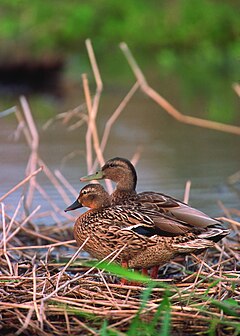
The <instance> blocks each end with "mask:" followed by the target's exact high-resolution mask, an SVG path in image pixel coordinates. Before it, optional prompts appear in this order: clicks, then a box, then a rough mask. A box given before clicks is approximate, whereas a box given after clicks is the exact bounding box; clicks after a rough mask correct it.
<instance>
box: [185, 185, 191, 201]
mask: <svg viewBox="0 0 240 336" xmlns="http://www.w3.org/2000/svg"><path fill="white" fill-rule="evenodd" d="M190 189H191V181H190V180H188V181H187V182H186V186H185V192H184V197H183V202H184V203H186V204H188V201H189V196H190Z"/></svg>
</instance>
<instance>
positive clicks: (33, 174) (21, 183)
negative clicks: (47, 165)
mask: <svg viewBox="0 0 240 336" xmlns="http://www.w3.org/2000/svg"><path fill="white" fill-rule="evenodd" d="M42 170H43V167H42V166H40V168H38V169H37V170H35V171H34V172H33V173H31V174H29V175H28V176H27V177H26V178H25V179H23V180H22V181H21V182H19V183H18V184H17V185H15V187H13V188H12V189H10V190H9V191H8V192H7V193H6V194H4V195H3V196H2V197H0V202H2V201H3V200H4V199H5V198H6V197H8V196H9V195H10V194H12V193H13V192H15V191H16V190H17V189H19V188H20V187H21V186H23V185H24V184H25V183H27V182H28V181H29V180H30V179H31V178H32V177H34V176H36V175H37V174H38V173H40V172H41V171H42Z"/></svg>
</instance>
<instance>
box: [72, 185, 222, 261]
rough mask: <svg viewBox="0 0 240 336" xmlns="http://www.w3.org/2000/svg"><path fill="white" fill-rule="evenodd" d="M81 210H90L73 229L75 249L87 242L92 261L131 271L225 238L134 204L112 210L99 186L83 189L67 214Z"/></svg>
mask: <svg viewBox="0 0 240 336" xmlns="http://www.w3.org/2000/svg"><path fill="white" fill-rule="evenodd" d="M82 206H87V207H91V209H90V210H88V211H87V212H85V213H84V214H82V215H81V216H80V217H79V218H78V219H77V220H76V223H75V225H74V237H75V239H76V241H77V243H78V245H79V246H80V245H82V244H83V243H84V242H85V240H86V238H88V241H87V242H86V244H85V245H84V250H85V251H87V252H88V253H90V254H91V255H92V256H93V257H95V258H97V259H99V260H101V259H103V258H105V257H107V256H108V255H110V254H111V258H114V256H116V259H115V261H117V262H119V263H122V262H123V261H124V262H127V263H128V266H129V267H131V268H150V267H152V266H155V265H160V264H164V263H165V262H168V261H169V260H170V259H172V258H173V257H175V256H176V255H178V254H181V253H190V252H195V251H199V250H202V249H206V248H208V247H211V246H213V245H214V242H213V241H214V240H215V239H216V238H218V237H221V238H222V237H223V236H224V235H226V234H227V232H226V231H227V230H224V229H220V228H209V229H207V228H199V227H195V226H193V225H189V224H188V223H185V222H182V221H179V220H177V219H173V218H170V217H169V216H167V215H165V214H159V212H158V211H156V210H154V209H147V208H145V207H142V206H141V205H137V204H130V205H127V204H123V205H115V206H111V205H110V197H109V195H108V193H107V192H106V191H105V190H104V188H103V187H102V186H101V185H99V184H89V185H87V186H85V187H84V188H83V189H82V190H81V192H80V195H79V197H78V199H77V201H75V202H74V203H73V204H72V205H71V206H69V207H68V208H67V209H66V211H69V210H73V209H76V208H78V207H82ZM111 258H110V259H111Z"/></svg>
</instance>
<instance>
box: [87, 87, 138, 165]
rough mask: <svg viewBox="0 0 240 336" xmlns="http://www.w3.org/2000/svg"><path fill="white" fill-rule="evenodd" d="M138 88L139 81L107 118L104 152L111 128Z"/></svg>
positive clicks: (103, 137)
mask: <svg viewBox="0 0 240 336" xmlns="http://www.w3.org/2000/svg"><path fill="white" fill-rule="evenodd" d="M138 88H139V83H138V82H136V83H135V84H134V85H133V86H132V88H131V89H130V90H129V92H128V93H127V95H126V96H125V97H124V98H123V100H122V101H121V102H120V104H119V105H118V107H117V108H116V110H115V111H114V112H113V114H112V115H111V117H110V118H109V119H108V120H107V122H106V124H105V128H104V131H103V136H102V140H101V146H100V148H101V151H102V152H104V150H105V148H106V145H107V142H108V138H109V135H110V132H111V129H112V127H113V125H114V123H115V122H116V121H117V119H118V117H119V116H120V114H121V113H122V111H123V110H124V108H125V107H126V105H127V104H128V103H129V101H130V99H131V98H132V97H133V95H134V94H135V92H136V91H137V89H138ZM93 166H94V168H95V169H96V163H94V165H93Z"/></svg>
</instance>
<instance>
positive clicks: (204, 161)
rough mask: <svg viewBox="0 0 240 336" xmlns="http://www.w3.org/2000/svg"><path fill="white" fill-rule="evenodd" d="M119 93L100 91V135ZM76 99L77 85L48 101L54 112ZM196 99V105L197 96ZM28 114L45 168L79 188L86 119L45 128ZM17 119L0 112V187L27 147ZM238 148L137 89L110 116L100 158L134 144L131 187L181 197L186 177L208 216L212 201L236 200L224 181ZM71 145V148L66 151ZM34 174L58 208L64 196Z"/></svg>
mask: <svg viewBox="0 0 240 336" xmlns="http://www.w3.org/2000/svg"><path fill="white" fill-rule="evenodd" d="M126 92H127V90H126ZM123 96H124V94H123V92H122V90H119V91H118V90H107V92H106V93H104V94H103V96H102V101H101V105H100V109H99V112H98V128H99V134H100V136H101V134H102V132H103V129H104V125H105V122H106V121H107V119H108V118H109V117H110V116H111V114H112V112H113V111H114V109H115V108H116V107H117V106H118V103H119V102H120V101H121V99H122V97H123ZM31 99H32V98H30V102H31ZM83 101H84V100H83V97H81V96H79V93H78V94H74V96H67V97H65V99H62V101H61V102H60V103H59V102H58V103H57V104H56V103H54V104H53V105H52V107H53V108H54V109H55V111H54V113H58V112H64V111H65V110H67V109H70V108H74V107H75V106H77V105H78V104H81V103H83ZM172 101H173V102H175V101H176V98H175V99H174V97H173V100H172ZM198 106H199V107H198V108H199V110H201V106H202V102H201V101H199V102H198ZM194 108H195V106H194V107H193V106H191V105H190V106H189V110H188V111H184V112H185V113H186V114H191V111H193V110H194ZM194 111H195V114H196V110H194ZM33 112H34V111H33ZM34 115H35V122H36V124H37V127H38V130H39V135H40V147H39V153H40V155H41V158H42V159H43V160H44V161H45V163H46V164H47V165H48V167H49V168H50V169H51V170H52V171H54V170H55V169H58V170H60V171H61V172H62V174H63V175H64V176H65V178H66V179H67V180H68V181H69V182H70V183H71V184H72V185H73V186H74V188H75V189H76V190H77V191H79V189H80V188H81V187H82V186H83V184H81V183H80V181H79V177H81V176H82V175H85V174H86V173H87V168H86V161H85V132H86V127H85V126H82V127H81V128H78V129H76V130H74V131H71V132H70V131H68V130H67V127H66V126H64V125H62V124H61V122H60V121H55V122H54V123H53V124H52V125H50V126H49V128H48V129H47V130H43V128H42V124H43V121H42V120H40V118H38V116H37V115H36V113H34ZM16 126H17V122H16V121H15V119H14V118H13V117H5V118H1V119H0V142H1V146H0V157H1V165H0V185H1V188H0V195H3V194H4V193H5V192H7V191H8V190H9V189H10V188H12V187H13V186H14V185H15V184H17V183H18V182H19V181H20V180H22V179H23V178H24V174H25V168H26V164H27V160H28V157H29V153H30V150H29V148H28V146H27V144H26V142H25V139H24V137H23V135H22V136H21V137H20V139H19V140H18V141H14V139H13V133H14V130H15V129H16ZM239 148H240V137H239V136H236V135H232V134H227V133H222V132H217V131H213V130H209V129H204V128H199V127H194V126H189V125H184V124H180V123H178V122H177V121H175V120H173V119H172V118H171V117H170V116H169V115H167V114H166V112H165V111H163V110H162V109H161V108H160V107H159V106H157V105H156V104H155V103H154V102H152V101H151V100H150V99H147V98H146V97H145V96H144V95H143V94H141V93H140V92H139V93H137V94H136V95H135V96H134V98H133V99H132V100H131V102H130V103H129V104H128V105H127V107H126V109H125V110H124V111H123V112H122V114H121V115H120V117H119V119H118V120H117V122H116V123H115V124H114V126H113V128H112V130H111V134H110V138H109V141H108V144H107V148H106V151H105V153H104V156H105V159H106V160H107V159H109V158H112V157H115V156H121V157H126V158H129V159H131V158H132V156H133V155H134V153H135V152H136V151H138V150H139V149H140V152H141V154H140V159H139V161H138V164H137V167H136V168H137V172H138V185H137V189H138V191H146V190H154V191H159V192H163V193H166V194H169V195H172V196H174V197H176V198H179V199H183V194H184V189H185V184H186V181H187V180H190V181H191V192H190V204H191V205H192V206H194V207H197V208H199V209H201V210H202V211H204V212H206V213H208V214H209V215H211V216H221V215H222V211H221V209H220V207H219V205H218V201H221V202H223V204H224V205H225V206H226V207H227V208H238V209H239V206H240V204H239V203H240V200H239V195H238V194H237V193H236V191H234V190H233V189H232V188H230V187H229V185H228V177H229V176H230V175H232V174H234V173H235V172H237V171H238V170H239V169H240V155H239V154H240V153H239ZM70 153H75V155H73V157H70V158H69V159H66V158H67V157H68V155H69V154H70ZM37 179H38V181H39V182H40V183H41V186H42V187H44V189H45V191H46V192H47V193H48V195H49V196H50V197H51V198H52V199H53V200H54V201H55V202H56V203H57V205H58V206H59V208H60V209H64V208H65V207H66V204H65V203H64V201H63V200H62V199H61V197H60V196H59V194H58V193H57V191H56V189H55V188H54V187H53V186H52V185H51V184H50V183H49V182H48V180H47V179H46V178H45V177H44V174H42V173H41V174H39V175H38V177H37ZM21 193H22V189H19V190H18V191H17V192H15V193H14V194H11V195H10V196H9V197H8V198H6V199H5V201H4V203H5V204H7V205H8V206H9V207H10V208H12V209H14V208H15V207H16V205H17V202H18V201H19V198H20V195H21ZM69 198H70V199H71V200H72V201H73V200H74V197H73V195H69ZM34 204H35V205H37V204H41V206H42V210H46V211H47V210H49V208H50V205H49V203H48V202H47V201H46V200H44V199H43V198H42V197H41V196H40V195H39V194H38V193H36V194H35V197H34Z"/></svg>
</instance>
